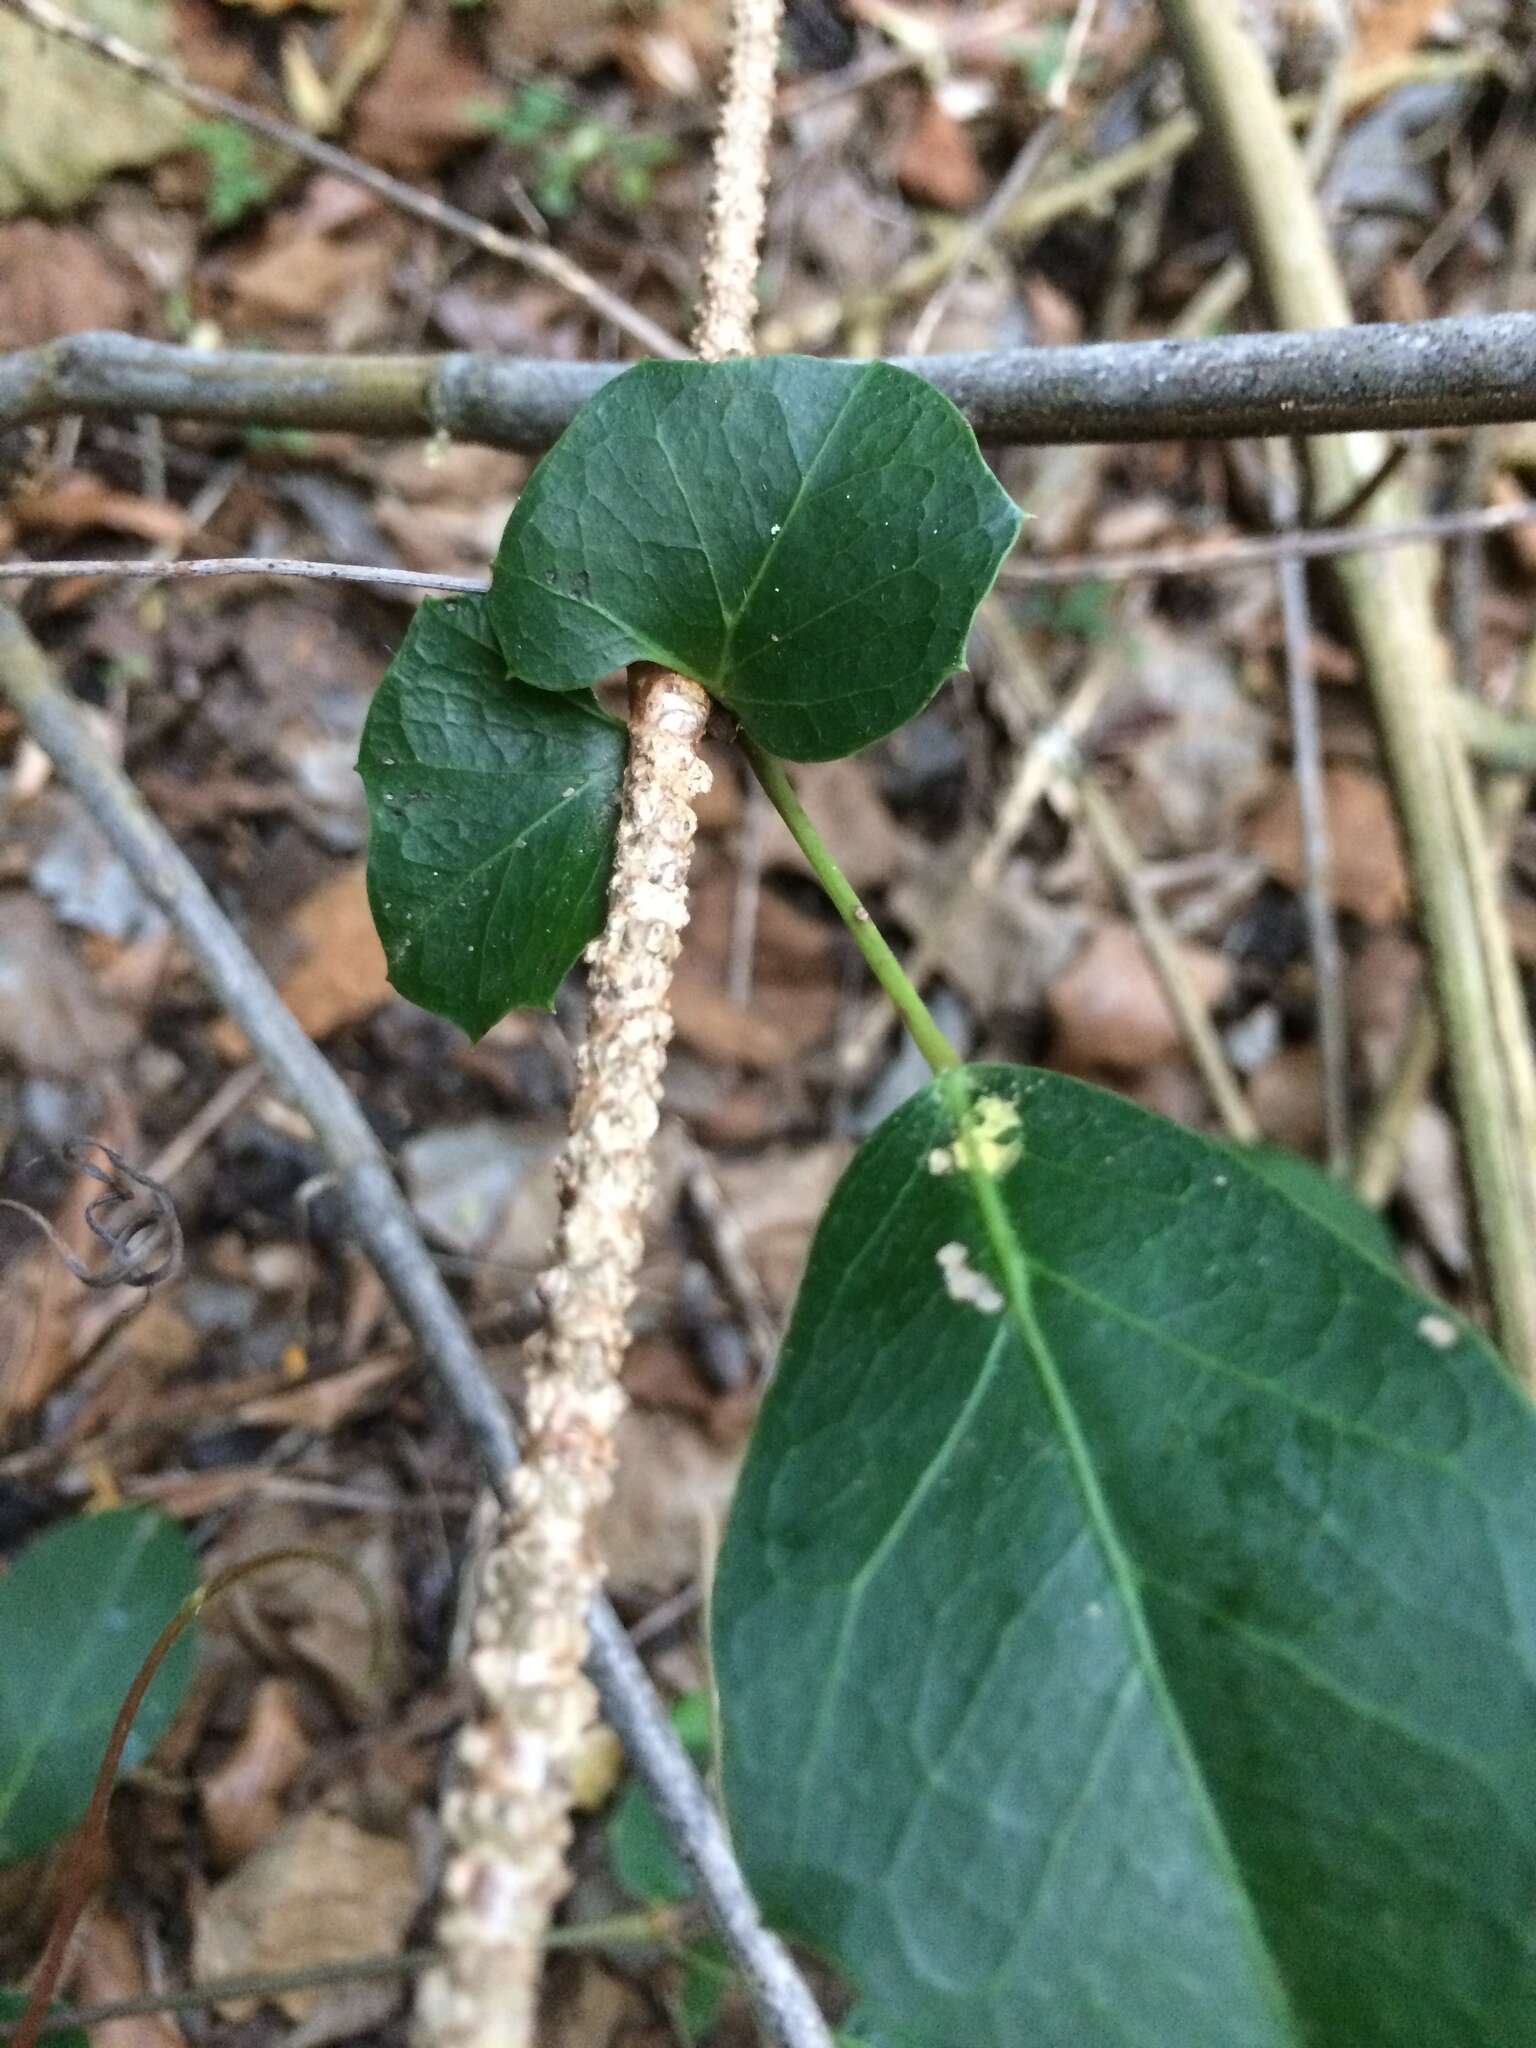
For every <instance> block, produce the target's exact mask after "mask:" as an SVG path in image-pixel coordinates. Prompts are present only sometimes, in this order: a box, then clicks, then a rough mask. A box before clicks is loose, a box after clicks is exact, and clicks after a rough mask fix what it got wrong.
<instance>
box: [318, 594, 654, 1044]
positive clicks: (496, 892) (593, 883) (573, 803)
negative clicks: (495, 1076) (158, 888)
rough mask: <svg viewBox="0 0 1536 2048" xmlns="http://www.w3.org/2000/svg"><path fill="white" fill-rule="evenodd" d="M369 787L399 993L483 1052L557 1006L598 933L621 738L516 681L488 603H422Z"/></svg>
mask: <svg viewBox="0 0 1536 2048" xmlns="http://www.w3.org/2000/svg"><path fill="white" fill-rule="evenodd" d="M357 767H358V773H359V774H360V775H361V776H362V778H363V783H364V786H365V788H366V789H367V792H368V817H369V822H370V828H371V829H370V833H369V841H368V896H369V900H370V902H371V903H372V905H373V920H374V923H375V924H376V925H377V926H378V928H379V937H380V939H381V940H382V941H383V945H384V953H385V957H386V959H387V960H388V962H389V978H390V980H391V981H392V982H393V984H394V985H395V987H396V988H397V989H398V990H399V991H400V993H401V995H403V996H406V997H408V998H409V999H410V1001H412V1002H413V1003H420V1004H421V1005H422V1007H423V1008H424V1009H428V1010H433V1011H435V1012H436V1013H437V1014H438V1016H440V1017H449V1018H451V1019H452V1020H453V1022H454V1023H455V1024H461V1025H462V1026H463V1027H464V1029H465V1030H466V1031H467V1032H468V1033H469V1034H470V1036H471V1037H472V1038H478V1037H479V1035H480V1034H481V1032H483V1031H488V1030H489V1029H490V1027H491V1025H493V1024H494V1023H495V1022H496V1021H497V1019H498V1018H500V1017H503V1016H505V1015H506V1013H507V1011H508V1010H511V1009H515V1008H528V1009H533V1008H539V1009H546V1010H547V1009H548V1008H549V1007H550V1006H551V1004H552V1003H553V1002H554V999H555V991H556V990H557V989H558V988H559V986H560V983H561V981H562V980H563V979H564V977H565V975H566V974H567V973H568V972H569V970H570V969H571V967H572V966H573V965H574V964H575V962H576V960H577V958H578V957H579V955H580V953H581V950H582V948H583V947H584V946H585V945H586V943H587V941H588V940H589V939H591V938H593V937H595V935H596V934H597V932H598V930H599V929H600V927H601V923H602V912H603V895H604V891H605V889H606V887H607V883H608V871H609V869H610V867H611V866H612V865H613V836H614V831H615V829H616V827H617V824H618V814H619V785H620V782H621V780H622V777H623V773H624V728H623V727H622V726H621V725H619V724H617V723H616V722H615V721H614V720H613V719H611V718H609V717H608V716H607V715H606V713H604V712H603V711H601V710H599V708H598V705H597V701H596V699H595V698H594V697H592V696H591V695H589V694H588V693H587V692H585V691H583V692H582V693H581V695H579V696H571V697H551V696H550V695H549V694H548V693H547V692H546V691H543V690H530V689H529V688H527V686H526V685H525V684H523V683H519V682H517V681H516V680H514V678H513V677H511V676H509V675H508V673H507V668H506V664H505V662H504V661H503V660H502V658H501V655H500V653H499V652H498V650H497V647H496V642H495V639H494V637H493V636H492V633H491V629H490V625H489V622H488V620H487V618H486V610H485V600H484V599H483V598H480V597H460V598H451V599H448V600H447V601H445V602H443V603H427V604H424V605H423V606H422V607H421V609H420V610H419V611H418V612H417V614H416V616H415V618H414V619H413V620H412V621H411V626H410V630H409V632H408V633H407V634H406V636H405V641H404V644H403V645H402V647H401V649H400V652H399V653H398V654H397V655H396V656H395V658H394V660H393V661H392V662H391V663H390V666H389V670H388V673H387V674H386V675H385V677H384V680H383V682H382V683H381V684H380V685H379V688H378V692H377V694H376V696H375V697H374V700H373V703H372V705H371V707H370V709H369V713H368V723H367V725H366V726H365V727H364V728H363V743H362V748H361V751H360V753H359V755H358V762H357Z"/></svg>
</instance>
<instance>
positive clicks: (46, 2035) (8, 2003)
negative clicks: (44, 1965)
mask: <svg viewBox="0 0 1536 2048" xmlns="http://www.w3.org/2000/svg"><path fill="white" fill-rule="evenodd" d="M26 2009H27V1994H26V1993H25V1992H24V1991H0V2026H6V2027H13V2026H15V2024H16V2022H17V2021H18V2020H19V2019H20V2018H21V2016H22V2014H23V2013H24V2012H25V2011H26ZM37 2039H38V2048H90V2037H89V2036H88V2035H87V2033H86V2031H85V2029H84V2027H44V2029H43V2031H42V2033H41V2034H39V2035H38V2037H37Z"/></svg>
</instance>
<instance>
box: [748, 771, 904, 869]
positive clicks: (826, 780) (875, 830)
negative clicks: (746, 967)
mask: <svg viewBox="0 0 1536 2048" xmlns="http://www.w3.org/2000/svg"><path fill="white" fill-rule="evenodd" d="M795 791H796V794H797V795H798V796H799V798H800V801H801V802H802V803H803V804H804V805H805V808H806V809H807V811H809V812H810V814H811V816H812V818H813V819H815V820H816V821H817V822H818V823H819V824H823V825H825V826H826V827H827V829H828V830H829V831H830V832H831V833H832V835H833V840H834V844H835V845H836V848H837V864H838V866H839V867H840V868H841V869H842V871H843V873H844V874H845V875H846V876H847V877H848V879H849V881H850V882H851V883H852V884H853V886H854V888H855V889H872V888H876V887H881V888H890V887H891V886H892V884H894V883H895V882H897V881H899V880H900V878H901V877H902V875H903V874H905V873H906V871H907V869H908V868H909V867H911V866H912V865H913V864H914V856H915V855H916V854H918V853H920V852H921V851H922V849H921V848H919V847H917V846H915V844H914V842H913V840H912V838H911V837H910V836H909V835H908V834H907V833H905V832H903V831H902V829H901V827H900V826H899V825H898V824H897V823H896V821H895V819H894V818H893V817H892V816H891V814H890V811H889V810H888V809H887V808H886V806H885V804H884V802H883V801H882V800H881V797H880V795H879V792H878V790H877V789H876V787H875V779H874V775H873V773H872V772H871V770H870V769H869V767H868V766H867V764H866V763H864V762H863V761H813V762H809V763H807V764H806V765H805V766H803V767H801V766H797V767H796V769H795ZM763 865H764V867H765V868H766V869H768V870H769V871H770V872H772V871H773V870H774V869H783V870H785V871H787V872H789V873H793V874H798V875H808V874H809V873H810V872H811V864H810V862H809V861H808V860H807V859H806V857H805V855H804V854H803V853H802V852H801V851H800V849H799V847H798V846H796V844H795V842H794V840H793V839H791V838H790V836H789V827H788V826H787V825H786V824H785V823H784V821H783V819H782V818H781V817H780V816H779V815H778V813H777V811H775V812H773V813H772V814H771V815H770V817H769V819H768V822H767V829H766V830H765V831H764V834H763Z"/></svg>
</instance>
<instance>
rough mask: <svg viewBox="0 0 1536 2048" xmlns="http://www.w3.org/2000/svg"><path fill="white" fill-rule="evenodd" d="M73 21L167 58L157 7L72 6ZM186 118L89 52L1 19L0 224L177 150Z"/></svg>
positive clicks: (167, 33)
mask: <svg viewBox="0 0 1536 2048" xmlns="http://www.w3.org/2000/svg"><path fill="white" fill-rule="evenodd" d="M72 12H74V13H75V14H77V15H80V16H82V17H84V18H85V19H87V20H89V21H91V22H94V23H95V25H96V26H97V27H98V28H104V29H109V30H111V31H113V32H114V33H115V34H117V35H120V36H122V37H123V38H124V40H125V41H127V42H130V43H133V44H135V45H136V46H137V47H138V48H139V49H141V50H144V51H147V52H148V53H149V54H150V55H151V56H155V57H162V58H167V57H174V56H175V54H176V53H175V51H174V49H173V47H172V40H171V39H172V29H173V24H174V19H175V17H174V13H173V10H172V9H171V8H169V7H166V6H164V5H162V4H161V0H77V4H76V5H75V6H74V8H73V9H72ZM186 130H187V114H186V110H185V108H184V107H183V106H182V105H181V104H180V102H179V101H178V100H176V99H175V98H174V97H173V96H172V95H171V94H170V93H167V92H165V91H164V90H162V88H161V87H159V86H156V85H149V84H146V82H145V81H144V80H143V79H142V78H132V77H130V76H128V75H127V74H126V73H125V72H123V71H120V70H118V69H117V68H116V67H115V66H114V65H111V64H104V63H103V62H102V61H101V59H100V57H98V56H96V55H95V54H94V53H93V52H92V51H89V50H80V49H76V48H73V47H72V46H71V45H70V44H68V43H65V42H63V41H61V40H60V39H59V37H57V36H49V35H40V34H39V33H38V31H37V29H35V28H34V27H33V26H32V24H31V23H30V22H27V21H23V20H20V19H18V18H17V17H16V16H14V15H12V14H9V13H4V14H0V219H3V218H5V217H7V216H9V215H11V214H15V213H23V212H28V211H32V210H36V211H38V212H43V213H58V212H62V211H63V210H64V209H65V208H67V207H70V206H73V205H74V204H75V203H76V202H77V201H78V200H81V199H83V198H85V196H86V195H87V194H88V193H89V192H90V191H92V190H93V189H94V187H95V186H96V185H97V184H98V183H99V182H100V180H101V179H102V178H104V177H106V176H107V174H108V173H109V172H111V171H116V170H124V169H127V168H129V167H131V166H134V165H139V164H150V163H153V162H154V161H155V160H156V158H157V157H162V156H165V155H166V154H167V153H168V152H169V151H171V150H174V149H177V148H180V147H181V146H182V144H183V142H184V140H185V137H186Z"/></svg>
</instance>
